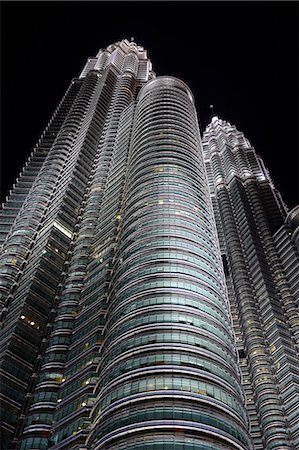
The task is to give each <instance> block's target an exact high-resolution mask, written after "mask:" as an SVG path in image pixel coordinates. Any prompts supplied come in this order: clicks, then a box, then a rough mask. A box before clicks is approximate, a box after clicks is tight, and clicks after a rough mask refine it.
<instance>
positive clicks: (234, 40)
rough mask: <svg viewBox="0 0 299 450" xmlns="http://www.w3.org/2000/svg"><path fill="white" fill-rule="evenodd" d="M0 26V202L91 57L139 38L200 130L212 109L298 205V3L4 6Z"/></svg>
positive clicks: (288, 200) (291, 202) (285, 195)
mask: <svg viewBox="0 0 299 450" xmlns="http://www.w3.org/2000/svg"><path fill="white" fill-rule="evenodd" d="M1 22H2V27H1V47H2V48H1V53H2V58H1V61H2V64H1V80H2V84H1V94H2V101H1V105H2V114H1V124H2V132H1V144H2V151H1V155H2V158H1V159H2V178H1V180H2V183H1V184H2V189H1V199H2V200H3V199H4V198H5V196H6V194H7V193H8V190H9V189H10V188H11V186H12V184H13V182H14V180H15V178H16V176H17V174H18V173H19V172H20V170H21V168H22V166H23V164H24V162H25V160H26V157H27V156H28V155H29V154H30V152H31V149H32V148H33V146H34V144H35V142H36V141H37V140H38V137H39V135H40V133H41V132H42V129H43V128H44V127H45V125H46V124H47V122H48V120H49V119H50V117H51V114H52V112H53V111H54V109H55V107H56V105H57V104H58V102H59V100H60V99H61V97H62V95H63V94H64V92H65V90H66V88H67V86H68V84H69V82H70V80H71V79H72V78H73V77H76V76H78V75H79V73H80V71H81V69H82V68H83V66H84V64H85V61H86V59H87V57H88V56H95V55H96V53H97V51H98V49H99V48H102V47H106V46H108V45H109V44H111V43H113V42H115V41H119V40H121V39H123V38H128V39H130V38H131V37H134V38H135V41H136V42H137V43H138V44H139V45H142V46H144V47H145V48H146V49H147V51H148V55H149V57H150V59H151V61H152V63H153V68H154V70H155V72H156V73H157V75H172V76H176V77H179V78H181V79H182V80H184V81H185V82H186V83H187V84H188V85H189V86H190V88H191V90H192V91H193V93H194V96H195V98H196V103H197V110H198V113H199V117H200V126H201V129H203V128H205V127H206V125H207V124H208V122H209V120H210V118H211V112H210V109H209V105H210V104H214V107H215V112H216V114H217V115H219V117H221V118H223V119H226V120H229V121H230V122H231V123H233V124H235V125H236V126H237V128H238V129H239V130H241V131H243V132H244V133H245V135H246V136H247V138H248V139H249V140H250V142H251V143H252V145H253V146H254V147H255V149H256V151H257V153H258V154H259V155H260V156H261V157H262V158H263V159H264V162H265V164H266V166H267V167H268V169H269V171H270V174H271V176H272V179H273V181H274V183H275V185H276V187H277V188H278V189H279V190H280V192H281V193H282V196H283V199H284V200H285V202H286V203H287V204H288V206H289V207H293V206H295V205H296V204H297V203H298V196H299V195H298V192H299V189H298V175H297V173H298V157H297V130H298V126H297V124H298V81H297V79H298V3H296V2H287V1H284V2H272V1H267V2H260V1H259V2H249V3H246V2H219V3H218V2H215V1H211V2H207V3H206V2H190V3H189V2H174V1H169V2H142V1H137V2H126V1H123V2H114V1H110V2H84V3H83V2H49V3H46V2H1Z"/></svg>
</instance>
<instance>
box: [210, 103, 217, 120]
mask: <svg viewBox="0 0 299 450" xmlns="http://www.w3.org/2000/svg"><path fill="white" fill-rule="evenodd" d="M210 109H211V111H212V117H214V116H216V114H215V111H214V105H210Z"/></svg>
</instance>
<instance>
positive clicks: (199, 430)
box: [88, 77, 252, 450]
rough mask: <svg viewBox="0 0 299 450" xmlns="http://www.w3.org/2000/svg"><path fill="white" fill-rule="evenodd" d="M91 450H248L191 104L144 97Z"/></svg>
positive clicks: (162, 88)
mask: <svg viewBox="0 0 299 450" xmlns="http://www.w3.org/2000/svg"><path fill="white" fill-rule="evenodd" d="M122 217H123V219H122V222H121V225H120V232H119V242H120V245H119V251H118V253H117V255H116V259H115V264H114V268H113V278H112V282H111V291H110V298H109V308H108V313H107V324H106V337H105V342H104V345H103V353H102V362H101V365H100V368H99V369H100V374H101V375H100V382H99V385H98V388H97V392H96V394H97V402H96V407H95V409H94V411H93V419H94V426H93V429H92V432H91V434H90V439H89V440H88V444H89V445H90V448H91V449H92V450H96V449H97V450H98V449H101V450H104V449H109V450H116V449H124V448H126V449H130V450H133V449H140V448H142V449H152V450H154V449H162V448H163V449H174V448H175V449H176V450H178V449H185V450H186V449H188V450H189V449H190V450H191V449H199V448H200V449H215V450H216V449H219V448H230V449H246V450H248V449H250V448H252V446H251V443H250V439H249V437H248V431H246V430H247V429H248V422H247V416H246V412H245V407H244V402H243V396H242V391H241V388H240V375H239V370H238V368H237V364H236V359H235V350H234V342H233V335H232V329H231V322H230V319H229V308H228V302H227V298H226V293H225V288H224V275H223V272H222V265H221V262H220V261H221V257H220V252H219V247H218V243H217V237H216V231H215V224H214V217H213V213H212V206H211V201H210V198H209V194H208V185H207V180H206V175H205V171H204V167H203V159H202V151H201V142H200V135H199V130H198V125H197V118H196V112H195V107H194V102H193V98H192V94H191V93H190V91H189V89H188V87H187V86H186V85H185V84H184V83H183V82H181V81H180V80H178V79H175V78H171V77H160V78H156V79H155V80H152V81H151V82H149V83H147V85H146V86H145V87H144V88H143V89H142V90H141V91H140V94H139V97H138V103H137V108H136V114H135V122H134V129H133V137H132V146H131V149H130V155H129V167H128V172H127V180H126V191H125V195H124V206H123V211H122Z"/></svg>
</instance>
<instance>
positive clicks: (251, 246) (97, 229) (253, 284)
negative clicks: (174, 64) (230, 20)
mask: <svg viewBox="0 0 299 450" xmlns="http://www.w3.org/2000/svg"><path fill="white" fill-rule="evenodd" d="M0 223H1V230H0V242H1V244H2V252H1V256H0V296H1V297H0V301H1V305H2V331H1V337H0V342H1V366H0V367H1V407H2V410H3V411H2V444H1V445H2V447H1V449H3V450H9V449H18V450H33V449H39V450H46V449H48V448H51V449H53V450H58V449H61V450H62V449H63V450H71V449H73V450H75V449H76V450H79V449H81V450H83V449H84V450H121V449H122V450H123V449H128V450H137V449H138V450H139V449H140V450H141V449H145V450H162V449H164V450H166V449H167V450H172V449H176V450H180V449H184V450H199V449H200V450H218V449H219V450H220V449H236V450H237V449H238V450H250V449H253V450H259V449H265V450H272V449H277V450H278V449H280V450H285V449H296V448H298V446H299V436H298V435H299V423H298V414H297V409H298V368H297V367H298V330H299V316H298V310H296V305H297V304H298V297H299V286H298V283H299V282H298V278H299V277H298V275H299V274H298V271H299V264H298V263H299V261H298V233H299V232H298V211H297V210H294V211H292V212H290V213H289V214H287V210H286V207H285V205H284V204H283V202H282V201H281V199H280V195H279V194H278V193H277V192H276V191H275V189H274V186H273V183H272V182H271V179H270V177H269V175H268V173H267V170H266V169H265V167H264V164H263V162H262V161H261V159H260V158H259V157H257V155H256V154H255V151H254V149H253V148H252V147H251V146H250V144H249V142H248V141H247V140H246V139H245V137H244V135H243V134H242V133H240V132H238V131H237V130H236V128H235V127H233V126H231V125H230V124H229V123H227V122H225V121H222V120H220V119H218V117H213V119H212V121H211V124H210V125H209V126H208V127H207V129H206V131H205V132H204V135H203V143H202V142H201V137H200V132H199V127H198V120H197V115H196V110H195V106H194V100H193V96H192V93H191V92H190V90H189V88H188V87H187V86H186V84H185V83H183V82H182V81H180V80H179V79H177V78H174V77H169V76H163V77H156V75H155V73H154V72H153V71H152V66H151V62H150V61H149V59H148V58H147V54H146V51H145V50H144V49H143V47H140V46H138V45H137V44H136V43H135V42H133V41H131V42H129V41H127V40H123V41H121V42H117V43H115V44H112V45H110V46H109V47H108V48H107V49H101V50H100V51H99V53H98V55H97V56H96V57H95V58H89V59H88V62H87V63H86V65H85V67H84V69H83V71H82V73H81V74H80V76H79V78H75V79H73V80H72V82H71V84H70V86H69V88H68V90H67V92H66V94H65V96H64V97H63V99H62V101H61V102H60V104H59V105H58V107H57V109H56V111H55V112H54V114H53V116H52V118H51V120H50V122H49V124H48V126H47V127H46V129H45V131H44V132H43V134H42V136H41V138H40V140H39V142H38V143H37V145H36V147H35V149H34V150H33V152H32V154H31V156H30V157H29V159H28V162H27V163H26V165H25V167H24V170H23V172H22V173H21V174H20V175H19V178H18V179H17V181H16V184H15V185H14V187H13V189H12V190H11V192H10V195H9V197H8V198H7V202H6V203H5V204H4V205H3V208H2V211H1V213H0ZM242 385H243V388H242Z"/></svg>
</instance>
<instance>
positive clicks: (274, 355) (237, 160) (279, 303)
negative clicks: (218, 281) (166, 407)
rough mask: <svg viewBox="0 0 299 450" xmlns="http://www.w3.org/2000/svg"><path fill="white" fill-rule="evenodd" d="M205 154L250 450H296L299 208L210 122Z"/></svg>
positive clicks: (246, 147)
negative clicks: (289, 205) (292, 206)
mask: <svg viewBox="0 0 299 450" xmlns="http://www.w3.org/2000/svg"><path fill="white" fill-rule="evenodd" d="M203 151H204V159H205V163H206V169H207V174H208V179H209V187H210V193H211V198H212V201H213V206H214V213H215V218H216V223H217V230H218V236H219V242H220V247H221V253H222V256H223V259H224V264H225V268H226V285H227V288H228V294H229V299H230V305H231V313H232V319H233V323H234V330H235V335H236V343H237V349H238V352H239V361H240V367H241V370H242V375H243V376H242V379H243V386H244V389H245V393H246V398H247V410H248V413H249V416H250V422H251V436H252V439H253V442H254V444H255V448H256V449H264V448H267V449H268V448H269V449H270V448H279V449H287V448H298V446H299V418H298V400H299V398H298V394H299V391H298V388H299V371H298V332H299V315H298V282H299V259H298V208H295V209H294V210H293V211H292V212H291V213H290V214H289V216H287V214H286V213H287V209H286V206H285V205H284V203H283V202H282V200H281V196H280V194H279V193H278V192H277V191H276V190H275V187H274V185H273V183H272V181H271V178H270V176H269V173H268V171H267V169H266V167H265V165H264V163H263V161H262V159H261V158H260V157H259V156H258V155H257V154H256V152H255V150H254V148H252V146H251V145H250V143H249V141H248V140H247V139H246V138H245V136H244V135H243V133H241V132H239V131H238V130H237V129H236V127H235V126H232V125H231V124H230V123H228V122H226V121H224V120H221V119H219V118H218V117H217V116H214V117H213V119H212V121H211V123H210V124H209V126H208V127H207V129H206V130H205V132H204V135H203Z"/></svg>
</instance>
